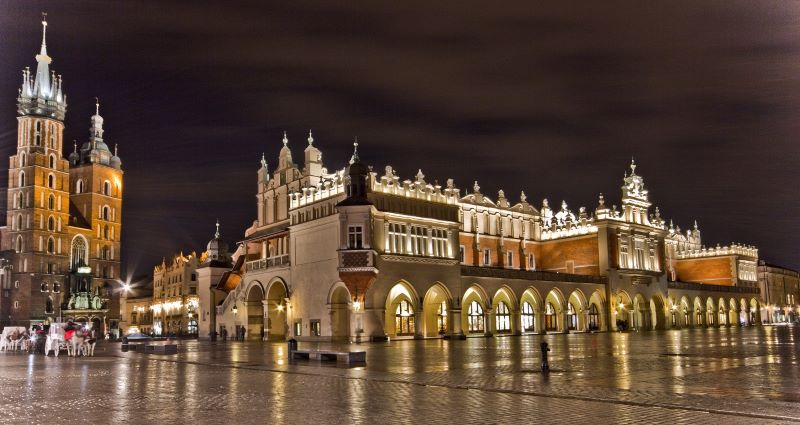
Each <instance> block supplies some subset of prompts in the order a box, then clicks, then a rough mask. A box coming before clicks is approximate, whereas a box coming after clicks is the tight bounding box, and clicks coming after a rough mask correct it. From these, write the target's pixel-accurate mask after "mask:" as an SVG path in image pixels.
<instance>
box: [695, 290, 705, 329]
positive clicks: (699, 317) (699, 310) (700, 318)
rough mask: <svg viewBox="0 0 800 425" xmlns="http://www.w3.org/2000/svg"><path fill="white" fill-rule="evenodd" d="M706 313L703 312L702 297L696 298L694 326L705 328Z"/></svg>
mask: <svg viewBox="0 0 800 425" xmlns="http://www.w3.org/2000/svg"><path fill="white" fill-rule="evenodd" d="M704 317H705V315H704V312H703V302H702V301H700V297H695V298H694V325H695V326H703V324H705V320H704Z"/></svg>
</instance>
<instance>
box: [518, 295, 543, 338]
mask: <svg viewBox="0 0 800 425" xmlns="http://www.w3.org/2000/svg"><path fill="white" fill-rule="evenodd" d="M542 314H543V311H542V296H541V295H539V291H537V290H536V288H533V287H531V288H528V289H526V290H525V292H523V293H522V297H520V329H521V330H522V332H525V333H539V332H542V329H543V323H542V321H543V320H544V316H542Z"/></svg>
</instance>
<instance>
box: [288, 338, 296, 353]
mask: <svg viewBox="0 0 800 425" xmlns="http://www.w3.org/2000/svg"><path fill="white" fill-rule="evenodd" d="M292 351H297V340H296V339H294V338H292V339H290V340H289V352H290V353H291V352H292Z"/></svg>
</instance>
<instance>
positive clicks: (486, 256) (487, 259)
mask: <svg viewBox="0 0 800 425" xmlns="http://www.w3.org/2000/svg"><path fill="white" fill-rule="evenodd" d="M491 264H492V257H491V253H490V251H489V248H484V249H483V265H484V266H489V265H491Z"/></svg>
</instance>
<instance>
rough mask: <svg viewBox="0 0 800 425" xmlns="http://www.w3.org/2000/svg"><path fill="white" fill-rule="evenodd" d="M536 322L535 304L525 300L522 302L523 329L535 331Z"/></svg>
mask: <svg viewBox="0 0 800 425" xmlns="http://www.w3.org/2000/svg"><path fill="white" fill-rule="evenodd" d="M535 323H536V322H535V319H534V315H533V306H531V303H529V302H527V301H525V302H524V303H522V330H523V331H525V332H533V330H534V324H535Z"/></svg>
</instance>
